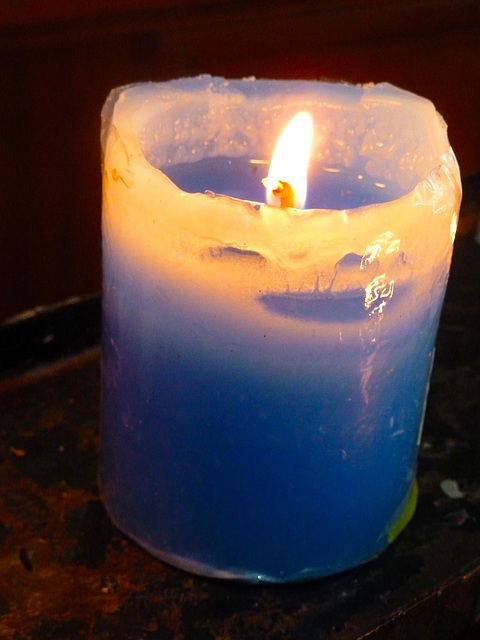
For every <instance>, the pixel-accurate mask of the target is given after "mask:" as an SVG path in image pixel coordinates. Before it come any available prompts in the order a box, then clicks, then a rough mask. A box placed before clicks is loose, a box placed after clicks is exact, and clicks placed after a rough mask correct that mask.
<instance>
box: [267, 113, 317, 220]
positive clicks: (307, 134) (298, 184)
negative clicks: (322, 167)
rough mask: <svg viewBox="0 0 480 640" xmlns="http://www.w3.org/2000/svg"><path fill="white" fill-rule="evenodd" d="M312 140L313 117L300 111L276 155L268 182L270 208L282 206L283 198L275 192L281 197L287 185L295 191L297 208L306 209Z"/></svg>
mask: <svg viewBox="0 0 480 640" xmlns="http://www.w3.org/2000/svg"><path fill="white" fill-rule="evenodd" d="M312 139H313V120H312V116H311V115H310V114H309V113H307V112H306V111H300V112H299V113H297V115H296V116H294V117H293V118H292V119H291V120H290V122H289V123H288V124H287V126H286V127H285V129H284V130H283V132H282V134H281V135H280V138H279V139H278V142H277V145H276V147H275V150H274V152H273V155H272V161H271V163H270V170H269V172H268V177H267V179H266V180H265V188H266V191H267V203H268V204H272V205H278V204H279V197H278V195H275V194H274V191H277V194H278V187H279V185H282V184H285V183H287V184H288V185H290V187H291V188H292V189H293V195H294V198H293V206H294V207H295V208H297V209H302V208H303V206H304V205H305V200H306V199H307V170H308V160H309V156H310V150H311V147H312ZM287 206H291V205H287Z"/></svg>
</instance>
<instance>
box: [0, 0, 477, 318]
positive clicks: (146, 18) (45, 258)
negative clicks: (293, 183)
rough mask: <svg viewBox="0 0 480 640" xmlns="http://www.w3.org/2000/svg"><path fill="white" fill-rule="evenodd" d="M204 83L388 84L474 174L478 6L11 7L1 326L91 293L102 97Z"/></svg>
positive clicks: (0, 46) (2, 80) (2, 84)
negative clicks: (437, 125)
mask: <svg viewBox="0 0 480 640" xmlns="http://www.w3.org/2000/svg"><path fill="white" fill-rule="evenodd" d="M205 72H208V73H211V74H218V75H224V76H226V77H240V76H249V75H256V76H258V77H272V78H281V77H283V78H330V79H344V80H349V81H352V82H366V81H383V80H388V81H390V82H392V83H394V84H397V85H399V86H401V87H404V88H406V89H410V90H412V91H414V92H416V93H419V94H421V95H425V96H426V97H428V98H430V99H431V100H432V101H433V102H434V103H435V104H436V106H437V108H438V110H439V111H440V112H441V113H442V115H443V116H444V117H445V119H446V121H447V122H448V124H449V135H450V139H451V142H452V145H453V147H454V149H455V152H456V153H457V156H458V158H459V161H460V164H461V168H462V171H463V173H464V174H467V173H470V172H472V171H474V170H476V169H478V168H480V119H479V117H478V114H479V113H480V92H478V91H477V89H476V88H477V85H478V81H479V80H480V3H478V1H477V0H459V1H457V2H451V0H425V1H424V2H421V3H419V2H416V1H414V0H405V1H402V2H397V3H394V2H386V1H383V0H372V1H370V2H357V1H356V0H332V1H331V2H321V1H320V2H319V1H318V0H299V1H298V2H295V3H292V2H287V1H286V0H277V1H276V2H273V1H272V0H267V1H266V2H251V1H244V2H237V1H234V2H229V1H225V0H209V1H204V2H195V1H193V0H190V1H186V0H185V1H181V0H177V1H175V0H170V1H169V0H164V1H160V0H159V1H155V0H141V1H140V0H139V1H138V2H134V1H133V0H122V1H121V2H117V3H113V2H111V1H107V0H103V1H101V2H94V1H93V0H89V1H88V2H80V1H74V2H69V3H66V2H62V1H61V0H55V1H52V2H49V3H38V2H35V1H34V0H23V1H22V2H17V1H16V0H6V3H3V4H1V6H0V123H1V126H0V148H1V149H2V153H1V154H0V194H1V197H2V211H1V215H0V294H1V295H0V321H1V320H2V319H3V318H6V317H7V316H9V315H11V314H13V313H16V312H19V311H22V310H23V309H26V308H31V307H33V306H35V305H38V304H48V303H51V302H55V301H58V300H62V299H64V298H67V297H69V296H72V295H84V294H88V293H91V292H93V291H98V290H99V288H100V282H101V268H100V254H101V241H100V210H101V184H100V166H99V165H100V160H99V159H100V150H99V125H100V122H99V114H100V109H101V107H102V104H103V102H104V100H105V98H106V96H107V94H108V92H109V90H110V89H111V88H112V87H114V86H118V85H122V84H127V83H131V82H138V81H147V80H165V79H169V78H172V77H178V76H184V75H196V74H198V73H205ZM472 87H473V88H472Z"/></svg>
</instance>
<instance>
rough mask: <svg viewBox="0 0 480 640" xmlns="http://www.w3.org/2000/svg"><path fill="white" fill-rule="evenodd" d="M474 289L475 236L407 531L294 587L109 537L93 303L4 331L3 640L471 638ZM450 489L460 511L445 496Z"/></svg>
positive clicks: (463, 266)
mask: <svg viewBox="0 0 480 640" xmlns="http://www.w3.org/2000/svg"><path fill="white" fill-rule="evenodd" d="M465 219H467V216H465ZM475 221H476V219H474V222H475ZM479 274H480V246H479V245H478V244H476V243H475V242H474V240H473V233H472V232H471V231H470V232H469V233H467V235H465V236H464V237H460V238H459V239H458V241H457V245H456V249H455V258H454V264H453V268H452V275H451V280H450V285H449V290H448V293H447V300H446V304H445V308H444V313H443V316H442V322H441V329H440V332H439V336H438V341H437V358H436V364H435V368H434V372H433V377H432V385H431V390H430V396H429V404H428V410H427V416H426V425H425V432H424V438H423V443H422V446H421V449H420V463H419V473H418V480H419V485H420V498H419V505H418V508H417V512H416V515H415V517H414V519H413V521H412V523H411V524H410V525H409V527H408V528H407V529H406V531H405V532H404V533H403V534H402V535H401V536H400V537H399V538H398V540H397V541H396V542H395V543H394V544H393V545H392V546H391V547H390V548H389V549H388V550H387V551H386V552H385V553H384V554H383V555H382V556H381V557H380V558H379V559H377V560H376V561H374V562H371V563H369V564H367V565H365V566H363V567H359V568H357V569H355V570H352V571H348V572H346V573H344V574H341V575H338V576H333V577H331V578H327V579H323V580H317V581H313V582H310V583H304V584H296V585H286V586H269V587H267V586H262V587H260V586H248V585H242V584H231V583H224V582H220V581H213V580H207V579H202V578H198V577H193V576H190V575H188V574H186V573H183V572H181V571H178V570H176V569H173V568H170V567H167V566H166V565H164V564H162V563H160V562H158V561H157V560H155V559H154V558H152V557H150V556H149V555H148V554H147V553H145V552H144V551H143V550H141V549H140V548H139V547H137V546H136V545H135V544H134V543H132V542H130V541H129V540H127V539H126V538H124V537H123V536H122V534H121V533H119V532H118V531H117V530H116V529H115V528H114V527H113V525H112V524H111V523H110V522H109V520H108V518H107V516H106V515H105V512H104V510H103V507H102V504H101V502H100V501H99V499H98V494H97V487H96V469H97V445H98V422H99V396H100V386H99V369H100V364H99V362H100V361H99V349H98V346H95V345H96V344H97V340H98V331H99V300H98V299H89V300H86V301H75V302H74V303H73V306H72V304H71V303H70V306H68V305H67V307H68V308H65V306H60V307H58V308H56V309H53V310H43V311H39V312H38V313H36V314H33V315H34V317H33V318H29V319H25V318H20V319H18V321H16V322H14V323H13V324H12V323H10V324H9V326H8V327H6V328H5V327H3V328H0V356H2V358H3V360H2V362H3V365H4V367H3V368H4V372H3V378H2V379H1V380H0V481H1V493H0V638H1V639H2V640H67V639H68V640H73V639H75V640H83V639H85V640H92V639H95V640H97V639H98V640H113V639H115V640H246V639H248V640H264V639H268V640H320V639H328V640H352V639H354V638H355V639H356V638H365V637H368V638H373V639H375V640H381V639H383V638H389V639H390V638H394V639H398V638H416V637H422V638H423V639H425V640H428V639H435V640H440V639H443V638H455V637H457V635H458V634H460V632H461V631H462V630H464V629H468V628H470V627H471V625H472V624H473V622H474V621H475V620H476V619H477V617H478V615H479V614H480V600H479V595H478V594H479V592H480V465H479V461H480V428H479V427H480V332H479V329H480V284H479V277H478V275H479ZM7 355H8V357H7ZM446 479H450V480H455V481H457V483H458V487H459V490H460V491H461V493H462V494H463V496H462V497H451V496H450V497H449V496H448V495H447V494H446V493H445V492H444V491H443V490H442V488H441V482H442V481H443V480H446ZM450 493H451V492H450ZM462 637H464V636H462ZM468 637H472V638H473V637H477V636H473V635H472V636H468Z"/></svg>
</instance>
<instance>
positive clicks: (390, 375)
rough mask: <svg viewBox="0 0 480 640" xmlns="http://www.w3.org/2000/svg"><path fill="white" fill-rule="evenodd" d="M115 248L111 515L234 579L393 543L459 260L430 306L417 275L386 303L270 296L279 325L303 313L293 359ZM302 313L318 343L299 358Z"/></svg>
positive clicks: (109, 411)
mask: <svg viewBox="0 0 480 640" xmlns="http://www.w3.org/2000/svg"><path fill="white" fill-rule="evenodd" d="M104 249H105V250H104V282H105V287H104V344H103V347H104V352H103V353H104V361H103V409H102V411H103V414H102V425H103V426H102V461H101V478H100V480H101V490H102V496H103V498H104V501H105V503H106V505H107V508H108V511H109V513H110V515H111V517H112V518H113V520H114V522H115V523H116V524H117V525H118V526H119V527H120V528H121V529H122V530H123V531H124V532H126V533H128V535H130V536H131V537H132V538H134V539H136V540H137V541H138V542H139V543H140V544H142V545H143V546H144V547H145V548H147V549H148V550H149V551H151V552H152V553H153V554H155V555H157V556H158V557H159V558H161V559H163V560H165V561H167V562H170V563H172V564H174V565H176V566H179V567H181V568H184V569H187V570H190V571H193V572H198V573H201V574H203V575H212V576H217V577H226V578H233V579H243V580H252V581H257V580H264V581H271V582H276V581H292V580H301V579H307V578H312V577H318V576H323V575H328V574H331V573H334V572H337V571H341V570H344V569H347V568H349V567H352V566H355V565H358V564H359V563H362V562H364V561H366V560H367V559H369V558H372V557H374V556H375V555H377V554H378V553H379V552H380V551H382V550H383V549H384V548H385V547H386V546H387V545H388V543H389V534H390V531H391V530H392V528H393V527H394V525H395V523H396V521H397V520H398V518H399V517H400V516H401V515H402V513H403V512H404V511H405V509H406V508H407V504H408V501H409V499H410V495H411V491H412V488H413V483H414V476H415V459H416V450H417V438H418V432H419V428H420V425H421V421H422V415H423V409H424V400H425V394H426V389H427V385H428V378H429V372H430V368H431V363H432V358H433V349H434V340H435V333H436V329H437V324H438V317H439V313H440V307H441V301H442V297H443V287H444V285H445V281H446V272H445V269H447V267H446V266H445V265H441V269H440V272H439V274H438V279H437V280H438V282H437V291H436V292H434V293H433V294H432V297H431V299H430V301H425V300H419V301H418V304H415V301H413V304H412V297H413V296H414V295H415V294H414V291H413V289H411V288H410V285H408V284H406V285H405V287H404V289H403V290H401V289H400V290H399V291H398V292H396V294H395V295H393V297H392V299H391V300H389V302H388V305H387V306H386V308H385V311H384V312H383V314H376V313H374V312H373V313H372V309H369V310H367V309H365V305H364V304H363V302H364V292H361V291H357V292H355V291H353V292H351V293H350V294H348V295H346V294H345V293H337V294H334V293H311V294H299V295H297V296H295V295H294V294H292V293H291V292H286V293H285V294H284V295H279V296H278V297H276V298H274V297H272V296H265V295H259V297H258V300H257V303H258V305H260V307H262V308H263V309H264V310H265V312H266V313H267V314H269V317H270V318H271V322H272V325H275V323H280V325H281V326H282V327H287V328H288V326H290V325H289V323H292V324H291V327H292V329H291V332H287V333H286V336H287V337H286V343H285V345H284V348H285V350H286V351H285V352H286V353H288V356H286V357H285V362H284V363H283V365H284V366H283V369H280V368H278V366H276V365H275V359H276V358H277V360H278V358H280V360H281V357H282V348H283V347H282V343H278V341H276V339H275V336H274V335H273V334H272V336H271V335H270V334H269V332H268V330H265V331H264V332H263V331H262V332H261V335H260V334H258V335H255V334H254V333H252V336H251V341H252V344H251V345H249V348H247V347H246V345H245V343H244V338H243V337H242V335H241V331H239V335H238V336H236V335H235V326H233V327H232V325H231V323H230V321H226V320H225V321H222V319H221V318H220V319H219V318H217V317H216V315H215V313H214V312H213V311H212V312H211V313H212V316H211V318H212V322H211V324H210V322H209V313H210V310H209V309H208V307H206V306H205V307H204V306H202V304H201V303H198V309H197V310H196V309H195V300H194V299H188V297H187V299H185V300H184V299H183V298H182V297H181V296H179V298H178V299H173V298H172V297H170V296H169V295H166V294H165V291H164V288H163V278H162V274H161V273H157V272H156V271H155V269H152V268H150V267H148V266H146V265H142V264H138V263H137V262H136V261H135V260H130V259H129V258H128V256H126V255H124V253H123V252H122V249H121V247H117V246H116V245H115V243H114V242H112V241H110V242H108V243H106V244H105V248H104ZM397 294H398V295H397ZM345 303H346V304H345ZM405 304H408V305H409V308H410V309H411V312H410V314H409V315H405V312H404V310H405ZM298 323H300V326H302V327H303V326H304V324H305V323H306V325H308V326H309V327H310V328H311V329H310V333H311V339H310V340H309V341H308V343H306V344H304V345H302V346H300V347H299V348H298V350H297V351H295V349H294V348H293V347H292V344H290V343H289V342H288V340H289V338H288V335H289V334H290V333H291V334H292V335H293V334H294V333H295V331H296V330H297V329H298V326H299V324H298ZM239 326H240V324H239ZM335 326H338V334H339V338H338V339H336V340H332V339H331V336H332V335H335V329H334V328H333V327H335ZM332 330H333V332H334V333H333V334H332ZM340 334H341V335H340ZM325 336H328V337H325ZM247 351H248V353H247ZM271 362H273V364H272V365H271V366H270V365H269V363H271Z"/></svg>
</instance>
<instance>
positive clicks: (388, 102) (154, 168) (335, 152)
mask: <svg viewBox="0 0 480 640" xmlns="http://www.w3.org/2000/svg"><path fill="white" fill-rule="evenodd" d="M301 110H306V111H308V112H309V113H310V114H311V116H312V118H313V123H314V124H313V127H314V135H313V139H314V141H313V147H312V152H311V157H312V159H313V161H314V162H316V163H318V164H320V165H323V166H324V167H335V168H339V169H341V170H347V169H348V170H349V171H352V170H355V171H358V173H359V174H360V173H361V174H362V175H365V176H368V177H369V179H372V180H376V181H378V182H379V183H382V182H385V183H388V184H392V185H394V187H395V189H396V191H395V192H396V193H398V197H395V199H393V200H391V201H388V202H383V203H380V202H376V203H367V204H365V206H360V207H358V208H356V209H353V210H347V209H337V210H325V209H304V210H296V209H282V208H281V207H278V206H270V205H268V204H263V203H261V204H258V203H254V202H248V201H244V200H242V199H236V198H232V197H227V196H216V194H214V193H207V194H205V193H186V192H184V191H182V190H181V189H179V188H178V186H176V185H175V184H174V183H173V182H172V181H171V180H170V179H169V178H168V177H167V175H165V172H164V169H165V168H166V167H169V166H174V165H178V164H181V163H194V162H197V161H199V160H205V159H215V158H218V157H220V156H223V157H227V158H236V159H238V158H243V157H249V158H258V159H263V160H268V159H270V158H271V155H272V151H273V147H274V145H275V143H276V141H277V139H278V137H279V134H280V132H281V131H282V130H283V128H284V127H285V125H286V123H287V122H288V121H289V120H290V119H291V118H292V116H294V115H295V114H296V113H298V111H301ZM102 147H103V153H104V171H105V174H104V177H105V180H104V185H105V190H104V193H105V199H106V200H105V202H106V209H108V210H109V211H111V212H115V215H113V213H112V215H111V216H106V217H105V222H104V224H106V225H110V226H111V227H112V228H113V227H115V229H116V233H118V234H121V235H122V238H123V239H122V242H124V244H125V245H128V246H129V247H130V248H131V250H132V251H134V252H135V253H136V254H137V255H138V256H140V255H142V256H145V255H146V253H147V252H150V254H151V260H152V261H153V262H155V263H157V264H162V265H165V264H167V263H168V264H174V263H176V264H181V265H182V269H183V268H186V266H185V265H186V264H187V262H192V267H191V269H192V271H191V273H192V274H194V273H195V274H200V273H201V272H203V270H204V271H205V273H206V272H207V271H208V272H209V273H210V272H211V274H212V278H214V279H215V281H217V279H218V282H217V285H218V288H219V290H220V289H221V287H223V286H225V287H229V290H231V289H232V288H233V287H237V288H238V291H239V292H240V290H241V289H242V288H244V287H246V286H247V285H246V284H245V282H246V280H245V279H243V280H242V278H243V276H241V275H240V271H239V266H238V264H239V263H238V260H236V261H235V264H233V262H234V261H233V260H230V261H229V259H230V257H231V254H229V253H228V252H224V253H221V251H223V249H225V248H228V249H230V250H234V251H238V252H239V254H238V255H236V258H238V259H240V258H239V256H240V254H241V255H242V256H248V258H249V261H250V262H252V261H255V260H256V261H257V262H258V261H260V262H261V263H262V264H263V265H268V266H266V267H265V268H263V267H262V269H263V271H262V274H263V275H262V278H263V280H264V283H263V284H262V287H263V290H264V291H267V290H270V289H271V288H272V287H273V286H274V283H275V282H280V281H281V282H282V283H284V284H285V287H286V288H289V289H292V290H305V289H309V290H314V289H315V288H319V289H322V288H323V287H325V286H327V285H326V283H329V282H331V281H332V278H333V277H334V271H335V265H336V264H339V263H341V260H342V259H343V258H344V257H345V256H347V255H350V254H351V255H356V256H360V257H362V256H363V257H366V260H367V262H365V265H367V263H368V256H369V255H370V254H371V253H372V252H373V253H374V254H375V258H374V260H375V261H376V262H375V264H376V265H377V267H378V268H377V267H376V268H377V271H378V273H379V274H380V275H381V273H382V269H383V268H384V267H385V268H390V266H389V265H390V262H391V260H392V256H393V257H394V258H395V260H396V261H397V262H398V261H399V260H400V259H401V256H402V255H403V253H404V252H407V253H408V261H409V262H408V267H406V268H403V267H402V269H401V272H402V273H403V274H405V277H408V274H409V273H410V272H411V271H410V269H411V268H415V269H419V270H428V269H429V268H431V265H432V264H434V263H435V262H436V261H437V262H438V261H439V260H443V259H444V256H445V255H446V252H448V251H449V248H450V247H451V242H452V237H453V234H454V230H455V224H456V215H457V212H458V208H459V202H460V194H461V186H460V174H459V169H458V165H457V163H456V160H455V156H454V154H453V152H452V150H451V148H450V145H449V142H448V138H447V132H446V125H445V122H444V121H443V119H442V117H441V116H440V115H439V114H438V113H437V112H436V110H435V107H434V106H433V104H432V103H431V102H430V101H429V100H427V99H425V98H421V97H419V96H416V95H414V94H412V93H409V92H407V91H403V90H402V89H398V88H396V87H393V86H392V85H389V84H387V83H383V84H378V85H373V84H368V85H350V84H346V83H332V82H317V81H311V82H309V81H283V80H254V79H245V80H225V79H223V78H213V77H211V76H201V77H199V78H185V79H180V80H173V81H170V82H165V83H146V84H139V85H132V86H128V87H121V88H119V89H115V90H114V91H113V92H112V93H111V95H110V97H109V99H108V100H107V103H106V105H105V107H104V110H103V135H102ZM132 212H135V213H134V214H133V213H132ZM433 216H435V218H436V220H437V222H438V219H441V220H442V223H441V224H437V223H436V224H435V225H432V224H431V223H432V219H433V218H432V217H433ZM433 227H434V229H435V231H434V232H433V231H432V228H433ZM369 247H370V248H372V247H373V249H372V251H370V250H369ZM369 251H370V253H369ZM220 254H221V255H222V256H224V259H223V264H224V272H225V273H224V275H223V276H220V275H218V277H217V272H216V271H215V270H214V267H213V266H212V265H211V263H210V262H209V260H210V258H209V257H208V256H210V257H211V256H212V255H220ZM372 255H373V254H372ZM372 260H373V258H372ZM262 261H263V262H262ZM398 264H400V263H399V262H398ZM229 265H231V266H229ZM367 266H368V265H367ZM162 268H163V267H162ZM227 271H228V275H227ZM362 272H363V273H365V274H366V273H367V271H362ZM255 273H256V274H257V275H256V278H253V279H252V280H251V283H250V284H249V285H248V287H251V288H252V291H253V290H256V291H257V293H258V273H259V272H258V270H256V271H255ZM209 277H210V276H209ZM395 277H397V276H395ZM402 277H403V276H402ZM194 278H197V276H193V275H192V287H193V288H194V289H195V287H197V288H198V286H199V284H198V282H197V284H194V282H193V280H194ZM200 278H203V276H201V275H198V279H200ZM220 279H222V282H223V283H224V284H222V285H220ZM205 282H207V277H206V276H205ZM275 286H276V285H275ZM362 286H363V285H362ZM208 287H210V288H211V285H210V284H209V285H208ZM239 295H240V293H239Z"/></svg>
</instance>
